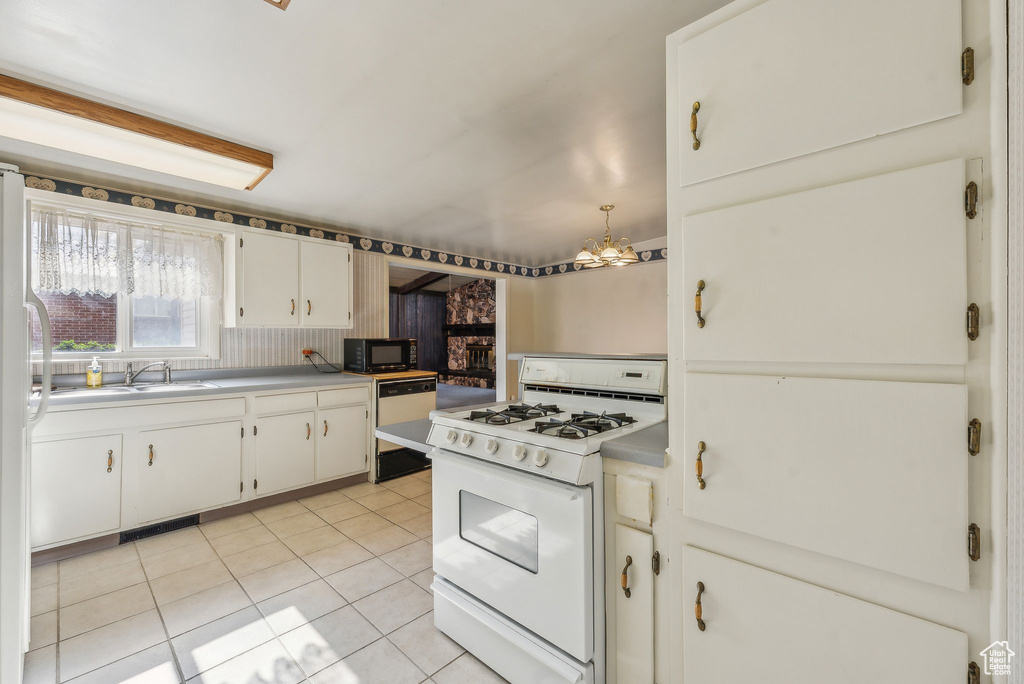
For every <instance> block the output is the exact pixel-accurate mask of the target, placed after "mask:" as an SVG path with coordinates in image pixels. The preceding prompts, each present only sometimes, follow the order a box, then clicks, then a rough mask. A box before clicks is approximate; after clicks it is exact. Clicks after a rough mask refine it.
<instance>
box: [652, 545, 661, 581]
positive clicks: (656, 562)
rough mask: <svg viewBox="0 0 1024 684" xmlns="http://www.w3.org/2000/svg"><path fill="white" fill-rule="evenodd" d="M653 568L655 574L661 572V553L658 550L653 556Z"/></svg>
mask: <svg viewBox="0 0 1024 684" xmlns="http://www.w3.org/2000/svg"><path fill="white" fill-rule="evenodd" d="M651 570H653V571H654V574H655V575H660V574H661V554H660V553H658V552H657V551H655V552H654V555H653V556H651Z"/></svg>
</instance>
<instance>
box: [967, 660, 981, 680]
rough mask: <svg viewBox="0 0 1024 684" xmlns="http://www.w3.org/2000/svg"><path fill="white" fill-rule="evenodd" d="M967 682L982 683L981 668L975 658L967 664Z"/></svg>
mask: <svg viewBox="0 0 1024 684" xmlns="http://www.w3.org/2000/svg"><path fill="white" fill-rule="evenodd" d="M967 684H981V668H980V667H978V663H976V662H974V661H973V660H972V661H971V664H970V665H968V666H967Z"/></svg>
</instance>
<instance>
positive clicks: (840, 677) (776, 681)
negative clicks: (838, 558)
mask: <svg viewBox="0 0 1024 684" xmlns="http://www.w3.org/2000/svg"><path fill="white" fill-rule="evenodd" d="M682 567H683V588H684V592H683V595H684V596H686V600H687V603H686V604H685V605H683V606H680V609H681V610H682V611H683V613H684V615H685V617H684V621H683V681H684V682H687V683H688V684H690V683H698V684H699V683H703V682H736V683H737V684H738V683H739V682H758V684H822V682H828V684H865V682H871V683H872V684H963V681H964V677H965V672H966V669H967V661H968V660H969V658H968V657H967V656H968V653H967V635H966V634H964V633H963V632H959V631H956V630H953V629H949V628H947V627H942V626H940V625H936V624H934V623H932V622H926V621H925V620H921V619H918V618H913V617H910V616H909V615H905V614H903V613H898V612H896V611H894V610H889V609H887V608H882V607H880V606H876V605H874V604H872V603H867V602H865V601H860V600H858V599H855V598H852V597H849V596H845V595H843V594H840V593H838V592H834V591H830V590H827V589H823V588H821V587H817V586H814V585H812V584H807V583H805V582H800V581H797V580H794V579H790V578H789V577H784V576H782V575H778V574H775V573H773V572H769V571H767V570H762V569H760V568H757V567H754V566H752V565H747V564H745V563H740V562H737V561H734V560H730V559H728V558H725V557H724V556H718V555H715V554H712V553H708V552H706V551H701V550H699V549H695V548H693V547H690V546H684V547H683V553H682ZM698 582H701V583H703V587H704V591H703V592H702V593H701V594H700V612H701V619H702V620H703V621H704V630H703V631H701V630H700V629H699V626H698V624H697V619H696V616H695V606H694V604H693V603H690V602H691V601H694V600H695V598H696V597H697V593H698V588H697V583H698Z"/></svg>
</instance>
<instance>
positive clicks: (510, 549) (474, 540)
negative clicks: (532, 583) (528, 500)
mask: <svg viewBox="0 0 1024 684" xmlns="http://www.w3.org/2000/svg"><path fill="white" fill-rule="evenodd" d="M459 528H460V529H459V536H460V537H462V538H463V539H464V540H466V541H468V542H469V543H470V544H473V545H475V546H479V547H480V548H481V549H483V550H485V551H489V552H491V553H493V554H494V555H495V556H498V557H499V558H504V559H505V560H507V561H508V562H509V563H513V564H515V565H518V566H519V567H521V568H523V569H524V570H529V571H530V572H532V573H533V574H535V575H536V574H537V562H538V560H537V559H538V556H539V549H538V546H537V518H535V517H533V516H532V515H530V514H529V513H524V512H522V511H520V510H517V509H515V508H510V507H509V506H506V505H505V504H500V503H498V502H497V501H491V500H490V499H485V498H484V497H482V496H477V495H476V494H473V493H471V492H467V491H465V490H460V491H459Z"/></svg>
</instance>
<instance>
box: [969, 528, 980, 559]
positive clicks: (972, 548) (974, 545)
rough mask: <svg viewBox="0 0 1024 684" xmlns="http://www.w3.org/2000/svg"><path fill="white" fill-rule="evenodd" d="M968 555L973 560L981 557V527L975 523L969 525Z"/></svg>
mask: <svg viewBox="0 0 1024 684" xmlns="http://www.w3.org/2000/svg"><path fill="white" fill-rule="evenodd" d="M967 557H968V558H970V559H971V560H972V561H976V560H978V559H979V558H981V528H980V527H978V526H977V525H976V524H975V523H971V524H970V525H968V526H967Z"/></svg>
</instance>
